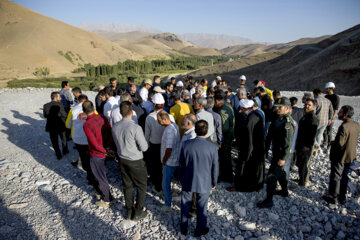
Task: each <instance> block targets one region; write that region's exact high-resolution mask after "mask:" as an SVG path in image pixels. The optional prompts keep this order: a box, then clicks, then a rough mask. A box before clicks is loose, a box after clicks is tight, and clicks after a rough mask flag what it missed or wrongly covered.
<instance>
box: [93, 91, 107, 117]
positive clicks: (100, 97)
mask: <svg viewBox="0 0 360 240" xmlns="http://www.w3.org/2000/svg"><path fill="white" fill-rule="evenodd" d="M104 88H105V86H104V85H100V86H99V87H98V90H99V92H98V94H97V95H96V97H95V106H96V111H97V112H98V113H99V114H104V105H105V102H106V97H105V92H104V91H102V90H103V89H104Z"/></svg>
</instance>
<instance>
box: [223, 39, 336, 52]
mask: <svg viewBox="0 0 360 240" xmlns="http://www.w3.org/2000/svg"><path fill="white" fill-rule="evenodd" d="M328 37H329V36H321V37H317V38H301V39H299V40H296V41H292V42H288V43H278V44H271V45H265V44H257V43H254V44H246V45H237V46H230V47H226V48H223V49H221V53H223V54H226V55H240V56H254V55H258V54H262V53H266V52H273V51H283V52H284V53H285V52H286V51H288V50H290V49H291V48H293V47H295V46H297V45H300V44H311V43H318V42H320V41H322V40H324V39H326V38H328Z"/></svg>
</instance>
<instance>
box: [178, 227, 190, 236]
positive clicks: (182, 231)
mask: <svg viewBox="0 0 360 240" xmlns="http://www.w3.org/2000/svg"><path fill="white" fill-rule="evenodd" d="M180 232H181V234H182V235H184V236H186V235H187V234H188V230H187V229H186V230H182V229H180Z"/></svg>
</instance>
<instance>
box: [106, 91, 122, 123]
mask: <svg viewBox="0 0 360 240" xmlns="http://www.w3.org/2000/svg"><path fill="white" fill-rule="evenodd" d="M115 107H119V101H118V100H117V99H116V98H115V97H113V96H111V97H110V98H109V99H108V100H107V101H106V103H105V105H104V116H105V117H106V118H107V119H108V120H109V122H110V121H111V111H112V110H113V109H114V108H115Z"/></svg>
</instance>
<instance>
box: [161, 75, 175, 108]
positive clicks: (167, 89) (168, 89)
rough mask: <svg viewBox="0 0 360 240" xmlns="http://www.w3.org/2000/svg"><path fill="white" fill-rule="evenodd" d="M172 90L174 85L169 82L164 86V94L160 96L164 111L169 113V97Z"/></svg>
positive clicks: (170, 102)
mask: <svg viewBox="0 0 360 240" xmlns="http://www.w3.org/2000/svg"><path fill="white" fill-rule="evenodd" d="M173 90H174V85H172V84H171V82H168V83H166V84H165V92H164V93H163V94H162V95H163V97H164V100H165V106H164V109H165V111H167V112H169V111H170V108H171V107H172V105H173V104H172V101H171V100H170V96H171V93H172V91H173Z"/></svg>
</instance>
